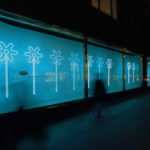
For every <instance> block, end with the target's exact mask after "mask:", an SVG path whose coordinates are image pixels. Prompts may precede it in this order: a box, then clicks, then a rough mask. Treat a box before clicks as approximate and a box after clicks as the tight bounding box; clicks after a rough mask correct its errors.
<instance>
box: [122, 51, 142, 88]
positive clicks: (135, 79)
mask: <svg viewBox="0 0 150 150" xmlns="http://www.w3.org/2000/svg"><path fill="white" fill-rule="evenodd" d="M125 79H126V80H125V89H126V90H128V89H134V88H138V87H141V86H142V82H143V68H142V58H141V57H140V56H139V55H128V54H126V55H125Z"/></svg>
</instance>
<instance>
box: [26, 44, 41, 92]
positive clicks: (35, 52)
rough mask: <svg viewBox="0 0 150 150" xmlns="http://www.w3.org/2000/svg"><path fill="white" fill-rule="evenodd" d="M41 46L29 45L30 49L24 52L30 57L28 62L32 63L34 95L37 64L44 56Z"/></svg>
mask: <svg viewBox="0 0 150 150" xmlns="http://www.w3.org/2000/svg"><path fill="white" fill-rule="evenodd" d="M39 51H40V48H39V47H36V48H33V47H32V46H28V51H27V52H25V53H24V55H25V56H27V57H28V63H30V64H32V77H33V78H32V86H33V95H35V94H36V82H35V77H36V71H35V65H36V64H39V63H40V61H39V59H40V58H43V54H41V53H39Z"/></svg>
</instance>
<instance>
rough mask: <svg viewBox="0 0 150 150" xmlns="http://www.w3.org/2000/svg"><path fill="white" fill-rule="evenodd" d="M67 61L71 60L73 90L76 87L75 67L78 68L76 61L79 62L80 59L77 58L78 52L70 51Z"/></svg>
mask: <svg viewBox="0 0 150 150" xmlns="http://www.w3.org/2000/svg"><path fill="white" fill-rule="evenodd" d="M69 61H70V62H71V70H72V74H73V91H75V89H76V84H75V81H76V69H78V63H79V62H80V59H79V58H78V54H75V53H71V54H70V57H69Z"/></svg>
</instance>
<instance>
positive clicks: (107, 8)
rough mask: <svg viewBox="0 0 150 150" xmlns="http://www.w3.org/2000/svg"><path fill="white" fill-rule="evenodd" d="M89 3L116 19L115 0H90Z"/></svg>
mask: <svg viewBox="0 0 150 150" xmlns="http://www.w3.org/2000/svg"><path fill="white" fill-rule="evenodd" d="M91 4H92V6H93V7H94V8H95V9H97V10H99V11H101V12H103V13H105V14H106V15H108V16H111V17H112V18H114V19H117V0H91Z"/></svg>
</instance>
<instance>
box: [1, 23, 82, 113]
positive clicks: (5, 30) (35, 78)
mask: <svg viewBox="0 0 150 150" xmlns="http://www.w3.org/2000/svg"><path fill="white" fill-rule="evenodd" d="M0 33H1V34H0V72H1V74H0V113H6V112H12V111H16V110H18V109H19V108H20V107H23V108H24V109H29V108H37V107H42V106H48V105H52V104H58V103H64V102H67V101H72V100H77V99H82V98H84V72H83V71H84V66H83V65H84V54H83V43H82V42H77V41H73V40H69V39H63V38H60V37H56V36H52V35H49V34H44V33H40V32H36V31H32V30H28V29H24V28H20V27H16V26H12V25H9V24H6V23H3V22H0ZM10 33H11V34H10Z"/></svg>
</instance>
